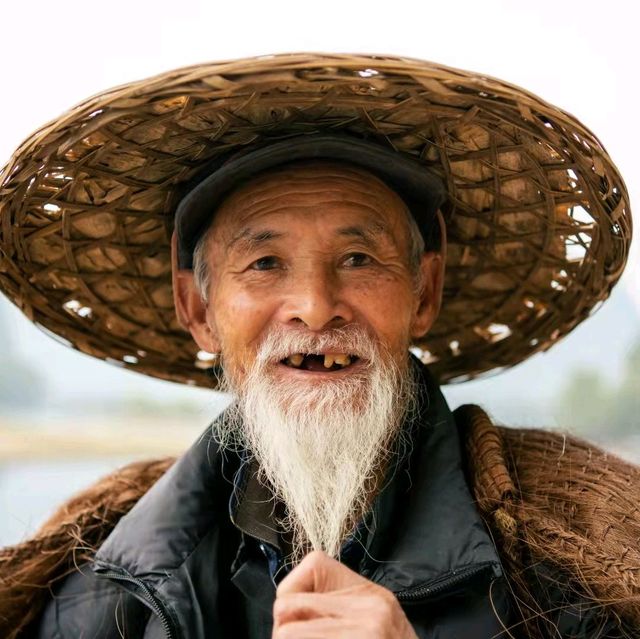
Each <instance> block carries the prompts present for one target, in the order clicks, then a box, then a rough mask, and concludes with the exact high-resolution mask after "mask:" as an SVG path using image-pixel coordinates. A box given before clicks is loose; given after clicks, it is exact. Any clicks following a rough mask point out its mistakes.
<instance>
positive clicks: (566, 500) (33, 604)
mask: <svg viewBox="0 0 640 639" xmlns="http://www.w3.org/2000/svg"><path fill="white" fill-rule="evenodd" d="M455 418H456V422H457V425H458V428H459V429H460V430H461V432H462V435H463V437H462V439H463V441H464V443H465V450H466V455H465V456H464V468H465V471H466V472H467V475H468V477H469V482H470V486H471V489H472V490H473V494H474V496H475V498H476V500H477V505H478V509H479V511H480V513H481V515H482V517H483V518H484V520H485V522H486V524H487V526H488V529H489V531H490V532H491V534H492V537H493V539H494V540H495V543H496V546H497V548H498V551H499V552H500V555H501V558H502V562H503V565H504V567H505V569H506V572H507V577H508V579H509V582H510V586H511V593H512V595H513V597H514V604H515V609H514V615H519V616H520V620H519V621H516V622H515V623H514V625H513V626H511V627H510V628H509V636H510V637H527V639H532V638H533V639H547V638H549V637H556V636H558V634H557V628H556V627H555V625H554V619H555V618H557V613H558V612H559V610H560V609H561V608H562V606H563V605H565V602H564V601H550V600H547V598H546V594H545V592H544V588H543V585H544V584H543V583H542V582H541V581H540V579H541V575H542V569H543V568H546V569H548V571H549V574H550V576H551V578H552V579H553V580H554V581H557V583H558V585H559V586H560V587H561V588H562V589H563V590H564V591H565V592H567V593H569V592H570V593H571V598H572V599H573V604H572V605H574V606H575V605H576V602H577V601H580V600H581V601H582V603H581V606H582V610H583V611H587V610H589V609H591V608H594V609H595V610H596V611H598V612H599V613H600V616H601V621H602V622H603V623H604V622H606V621H607V620H610V619H616V618H617V619H619V621H620V625H621V626H623V627H627V628H636V629H637V628H638V626H639V625H640V605H639V604H640V549H639V548H638V536H639V535H640V510H639V509H638V506H637V504H638V501H639V500H640V469H638V468H637V467H634V466H632V465H631V464H628V463H626V462H624V461H622V460H621V459H618V458H616V457H615V456H613V455H608V454H607V453H605V452H604V451H601V450H599V449H597V448H595V447H594V446H591V445H589V444H587V443H585V442H582V441H580V440H578V439H575V438H573V437H570V436H563V435H562V434H559V433H551V432H548V431H542V430H534V429H531V430H528V429H517V428H506V427H501V426H496V425H494V424H493V423H492V422H491V420H490V419H489V417H488V416H487V415H486V413H484V412H483V411H482V409H480V408H479V407H478V406H472V405H466V406H462V407H460V408H459V409H457V410H456V411H455ZM172 462H173V460H172V459H158V460H154V461H141V462H135V463H133V464H131V465H129V466H127V467H125V468H122V469H120V470H118V471H116V472H115V473H113V474H111V475H109V476H108V477H106V478H104V479H102V480H101V481H99V482H97V483H96V484H94V485H92V486H90V487H89V488H87V489H85V490H84V491H83V492H81V493H80V494H78V495H76V496H75V497H74V498H73V499H71V500H69V501H68V502H66V503H65V504H63V505H62V506H61V507H60V508H59V509H58V511H57V512H56V513H55V514H54V515H53V516H52V517H51V518H50V519H49V520H48V521H47V522H46V523H45V524H44V525H43V526H42V527H41V528H40V530H39V531H38V532H37V533H36V534H35V535H34V536H33V537H32V538H31V539H28V540H26V541H23V542H22V543H20V544H17V545H15V546H11V547H6V548H2V549H0V636H1V637H3V639H17V638H18V637H23V636H31V634H29V633H28V626H29V624H30V623H31V622H33V621H34V620H36V619H37V618H38V616H39V614H40V612H41V611H42V608H43V606H44V605H46V603H47V601H49V599H50V597H51V590H50V588H51V587H52V586H55V585H56V583H57V582H58V581H60V580H61V579H63V578H64V577H65V576H66V575H68V574H69V573H72V572H74V571H76V570H87V571H89V570H90V568H89V567H88V566H86V565H85V564H86V562H89V561H91V559H92V558H93V555H94V553H95V550H96V549H97V548H98V547H99V546H100V545H101V543H102V542H103V541H104V539H105V538H106V537H107V536H108V535H109V533H110V532H111V530H112V529H113V527H114V526H115V525H116V524H117V522H118V521H119V520H120V518H121V517H122V516H124V515H125V514H126V513H127V512H128V511H129V510H130V509H131V508H132V507H133V506H134V505H135V504H136V502H137V501H138V499H140V497H141V496H142V495H144V494H145V493H146V491H147V490H149V488H150V487H151V486H152V485H153V483H154V482H155V481H156V480H157V479H158V478H159V477H161V476H162V475H163V474H164V473H165V472H166V470H167V469H168V468H169V467H170V466H171V464H172ZM567 605H568V604H567ZM574 610H575V608H574ZM21 630H27V633H26V634H24V633H21ZM596 634H597V632H596V631H595V630H594V636H596ZM598 636H599V635H598ZM607 636H611V635H607ZM616 636H617V635H616ZM626 636H629V637H634V636H637V632H636V633H629V634H628V635H627V634H624V632H623V631H621V633H620V637H626Z"/></svg>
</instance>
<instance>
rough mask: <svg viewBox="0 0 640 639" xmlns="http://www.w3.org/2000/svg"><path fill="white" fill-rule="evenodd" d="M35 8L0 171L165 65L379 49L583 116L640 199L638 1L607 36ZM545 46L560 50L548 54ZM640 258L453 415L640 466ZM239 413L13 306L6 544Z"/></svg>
mask: <svg viewBox="0 0 640 639" xmlns="http://www.w3.org/2000/svg"><path fill="white" fill-rule="evenodd" d="M35 4H36V5H37V7H36V9H37V11H36V10H34V7H33V5H32V3H27V4H23V5H21V4H20V3H12V4H11V5H9V6H8V7H7V8H6V11H5V15H4V24H5V25H7V28H6V29H5V33H4V35H3V38H2V40H0V53H1V54H2V59H3V60H5V62H6V63H5V65H3V86H4V87H5V89H6V91H8V92H9V93H10V95H11V100H5V101H3V111H2V116H3V117H2V120H0V163H1V162H3V161H4V160H5V159H8V158H9V156H10V155H11V153H12V151H13V149H14V148H15V147H17V146H18V144H19V143H20V142H21V141H22V139H24V138H25V137H26V136H27V135H28V134H30V133H31V132H32V131H33V130H34V129H35V128H37V127H39V126H40V125H42V124H43V123H44V122H46V121H47V120H49V119H50V118H52V117H55V116H57V115H58V114H59V113H60V112H62V111H63V110H64V109H66V108H68V107H70V106H71V105H73V104H74V103H76V102H78V101H79V100H81V99H84V98H85V97H86V96H88V95H90V94H92V93H94V92H97V91H100V90H103V89H105V88H108V87H110V86H114V85H117V84H121V83H123V82H127V81H130V80H135V79H138V78H141V77H146V76H149V75H152V74H154V73H159V72H162V71H164V70H166V69H170V68H173V67H178V66H181V65H186V64H193V63H196V62H199V61H202V60H220V59H228V58H233V57H241V56H247V55H259V54H265V53H273V52H278V51H287V50H288V51H311V50H315V51H361V52H381V53H394V54H398V55H406V56H410V57H418V58H423V59H433V60H437V61H439V62H442V63H444V64H448V65H451V66H457V67H460V68H466V69H474V70H477V71H482V72H485V73H488V74H491V75H494V76H497V77H501V78H504V79H506V80H509V81H511V82H513V83H515V84H519V85H521V86H525V87H527V88H528V89H529V90H531V91H534V92H535V93H538V94H540V95H542V96H544V98H545V99H547V100H549V101H551V102H553V103H555V104H558V105H560V106H562V107H563V108H565V109H567V110H568V111H570V112H572V113H574V114H575V115H577V116H578V117H579V118H580V119H582V120H583V121H584V122H585V124H587V126H589V127H591V128H592V129H593V130H595V131H596V133H597V134H598V136H599V137H600V138H601V139H602V140H603V142H604V143H605V146H606V147H607V149H608V151H609V152H610V153H611V155H612V157H613V159H614V161H616V163H617V164H618V166H619V168H620V170H621V172H622V174H623V176H624V177H625V179H626V181H627V186H628V187H629V191H630V193H631V202H632V205H633V204H634V203H637V199H638V198H637V197H636V196H637V194H638V187H639V179H638V175H637V170H636V168H635V167H636V165H637V158H636V152H637V151H636V150H637V148H638V145H637V141H638V139H637V138H638V136H637V133H636V129H635V127H633V126H631V127H630V125H629V123H632V122H634V121H635V119H636V114H635V105H636V104H637V103H638V102H639V100H638V95H637V94H638V91H639V89H638V86H639V85H638V83H637V82H629V78H634V77H636V75H637V69H636V66H635V61H636V60H637V59H638V57H639V55H640V51H638V38H637V34H636V33H635V31H636V28H637V27H636V25H637V24H638V19H637V18H638V16H637V12H638V9H637V8H636V7H635V5H633V3H624V2H622V1H618V0H612V1H611V2H609V3H608V5H607V7H608V11H609V15H610V16H614V15H615V16H616V20H615V28H608V27H605V26H604V25H603V16H602V6H601V3H597V2H591V1H586V2H583V3H581V5H580V11H579V12H576V11H575V8H574V6H573V5H572V4H567V5H563V4H562V3H557V2H552V1H550V0H541V1H540V2H538V3H536V5H535V7H532V6H529V5H526V4H523V3H509V2H506V1H505V2H503V1H501V0H486V2H483V3H474V2H463V1H458V2H456V1H453V2H449V3H440V5H437V6H436V5H433V4H431V3H423V4H418V5H416V4H415V3H410V2H408V0H407V1H406V2H405V0H398V2H396V3H394V8H395V11H394V12H389V11H386V12H384V15H381V13H380V12H376V11H373V10H372V6H369V5H367V6H368V7H369V8H368V9H366V10H365V7H364V5H360V4H359V3H357V2H356V3H352V4H349V3H343V2H340V3H339V2H337V1H335V0H326V2H325V3H323V11H318V12H316V13H315V15H314V25H313V28H311V27H310V25H309V23H308V21H307V19H306V18H304V17H303V16H302V14H301V12H300V11H299V10H298V7H297V6H296V5H295V4H293V2H290V1H289V0H283V2H282V3H281V6H280V10H279V12H278V20H277V21H275V20H274V17H273V13H272V7H271V6H270V5H268V4H267V5H264V6H263V5H256V6H255V7H253V8H252V10H251V12H249V14H247V11H246V7H244V6H243V4H242V3H236V4H234V3H231V4H227V5H225V6H220V4H219V3H208V2H200V1H198V0H184V2H183V3H182V5H181V9H180V12H179V15H176V12H175V6H174V5H173V3H172V4H169V3H168V2H166V3H165V1H164V0H157V1H156V2H154V5H153V7H154V10H153V11H148V10H147V9H148V7H146V8H145V2H140V3H130V2H127V3H126V4H125V2H124V0H112V2H111V3H110V5H109V9H108V10H106V9H105V11H102V12H101V16H100V20H99V21H97V20H95V19H92V20H91V24H90V25H89V24H88V22H86V21H87V20H89V16H88V15H87V12H86V11H85V10H84V4H81V3H80V2H79V0H64V1H61V2H56V3H45V2H44V1H41V0H37V2H36V3H35ZM165 4H166V6H164V5H165ZM36 14H37V16H38V19H37V20H36V19H34V17H33V16H34V15H36ZM336 15H339V16H340V20H336V19H335V16H336ZM123 16H126V19H125V18H123ZM409 16H410V17H411V19H410V20H408V19H407V17H409ZM489 18H490V19H489ZM27 24H28V25H29V30H30V42H40V43H47V42H49V41H50V40H51V38H52V34H54V33H57V32H58V31H59V30H60V29H63V30H64V32H65V33H72V34H73V37H69V38H56V49H55V54H56V55H55V57H52V58H51V59H50V60H46V61H45V60H44V59H43V56H45V57H48V56H49V53H47V54H45V53H44V49H43V48H42V47H29V46H25V35H24V29H23V28H22V27H23V25H27ZM141 24H144V25H145V28H144V29H140V26H139V25H141ZM240 24H241V25H242V35H243V37H242V38H240V37H238V31H237V25H240ZM265 24H266V25H269V27H270V28H269V29H265V28H264V25H265ZM212 25H227V26H228V28H226V29H219V28H216V29H215V37H213V35H212ZM234 25H235V26H234ZM434 25H440V28H434ZM523 25H526V27H527V28H526V29H523ZM89 27H90V28H89ZM57 30H58V31H57ZM425 33H427V34H428V37H425ZM542 33H544V42H545V43H547V44H549V46H547V44H545V46H540V34H542ZM114 34H118V36H117V41H118V46H117V47H113V46H112V43H113V36H114ZM527 34H530V35H527ZM100 42H108V43H109V46H97V43H100ZM551 44H552V46H551ZM82 51H90V52H91V55H84V54H81V53H79V52H82ZM16 52H20V55H17V53H16ZM50 53H51V52H50ZM45 63H49V64H48V66H46V70H47V72H44V71H43V69H44V66H45ZM9 93H8V94H9ZM637 244H638V243H637V242H635V243H634V252H632V254H631V256H630V260H629V267H628V269H627V272H626V273H625V275H624V276H623V278H622V280H621V281H620V283H619V285H618V286H617V287H616V288H615V289H614V291H613V294H612V296H611V298H610V300H609V301H608V302H607V303H606V304H604V306H603V307H602V308H601V309H600V310H599V311H598V312H597V313H595V314H594V315H593V317H591V318H589V319H588V320H587V321H585V322H584V323H583V324H581V325H580V326H579V327H578V328H577V329H576V330H574V331H573V333H571V335H569V336H568V337H567V338H566V339H564V340H563V341H561V342H560V343H559V344H557V345H556V346H555V347H554V348H553V349H551V350H550V351H549V352H548V353H544V354H539V355H536V356H534V357H532V358H531V359H530V360H528V361H526V362H524V363H523V364H521V365H519V366H517V367H515V368H513V369H511V370H509V371H507V372H503V373H501V374H499V375H497V376H495V377H493V378H489V379H483V380H478V381H473V382H467V383H464V384H461V385H459V386H452V387H447V388H445V394H446V396H447V398H448V399H449V401H450V404H451V406H452V407H455V406H457V405H459V404H461V403H466V402H476V403H479V404H481V405H483V406H484V407H485V408H486V409H487V410H488V411H489V412H490V413H491V414H492V416H493V417H494V419H497V420H498V421H500V422H503V423H505V424H509V425H514V426H543V427H549V428H559V427H562V428H565V429H569V430H570V431H571V432H573V433H575V434H579V435H581V436H583V437H587V438H589V439H591V440H593V441H595V442H597V443H599V444H600V445H603V446H605V447H607V448H608V449H610V450H612V451H614V452H616V453H619V454H621V455H623V456H624V457H625V458H627V459H630V460H635V461H638V462H640V423H639V422H640V420H639V419H638V415H639V414H640V372H639V371H640V331H639V327H638V324H639V323H638V319H639V318H640V284H639V282H638V279H639V273H640V259H639V257H638V250H637ZM226 401H227V399H226V398H225V397H223V396H221V395H218V394H216V393H213V392H207V391H205V390H200V389H193V388H186V387H181V386H178V385H176V384H171V383H168V382H161V381H157V380H152V379H147V378H145V377H143V376H141V375H138V374H136V373H134V372H130V371H127V370H123V369H119V368H116V367H114V366H112V365H109V364H106V363H104V362H100V361H98V360H94V359H92V358H90V357H88V356H85V355H82V354H79V353H76V352H74V351H71V350H69V349H67V348H66V347H64V346H62V345H60V344H58V343H56V341H54V340H53V339H52V338H51V337H49V336H46V335H44V334H43V333H41V332H40V331H39V330H38V329H36V328H35V327H34V326H32V325H31V324H30V323H29V322H28V321H27V320H26V319H25V318H24V317H23V316H22V315H21V314H20V313H19V312H18V311H17V310H16V309H15V308H14V307H13V306H12V305H11V304H10V303H9V302H7V301H6V300H5V299H4V298H2V297H1V296H0V545H4V544H11V543H15V542H17V541H19V540H21V539H23V538H24V537H25V536H26V535H28V534H30V533H32V532H33V531H34V530H35V529H36V527H37V526H38V525H39V524H40V523H42V521H43V519H44V518H45V517H47V516H48V515H49V514H50V513H51V512H52V511H53V509H54V508H55V506H56V505H57V504H59V503H60V502H61V501H62V500H63V499H65V498H67V497H68V496H70V495H71V494H73V493H74V492H75V491H77V490H79V489H81V488H82V487H84V486H86V485H87V484H89V483H90V482H92V481H94V480H95V479H96V478H97V477H99V476H101V475H103V474H105V473H107V472H109V471H110V470H112V469H114V468H116V467H118V466H120V465H122V464H123V463H126V462H127V461H130V460H132V459H139V458H143V457H157V456H161V455H176V454H179V453H180V452H181V451H183V450H184V449H185V448H186V447H187V446H189V445H190V444H191V443H192V442H193V441H194V440H195V439H196V438H197V437H198V436H199V434H200V433H201V432H202V431H203V430H204V429H205V428H206V426H207V424H208V423H209V422H210V421H211V420H212V419H213V418H214V417H215V415H216V414H217V413H218V412H219V411H220V410H221V409H222V407H223V406H224V405H225V402H226Z"/></svg>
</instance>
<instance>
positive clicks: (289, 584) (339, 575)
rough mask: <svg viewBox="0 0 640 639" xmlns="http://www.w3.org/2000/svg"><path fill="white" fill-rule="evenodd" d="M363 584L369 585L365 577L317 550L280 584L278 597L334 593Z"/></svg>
mask: <svg viewBox="0 0 640 639" xmlns="http://www.w3.org/2000/svg"><path fill="white" fill-rule="evenodd" d="M363 583H368V582H367V580H366V579H365V578H364V577H361V576H360V575H359V574H357V573H355V572H353V570H350V569H349V568H347V567H346V566H344V565H343V564H341V563H340V562H338V561H336V560H335V559H332V558H331V557H329V556H328V555H327V554H325V553H323V552H320V551H318V550H316V551H313V552H311V553H309V554H308V555H307V556H306V557H305V558H304V559H303V560H302V561H301V562H300V563H299V564H298V566H296V567H295V568H294V569H293V570H292V571H291V573H290V574H289V575H287V577H285V578H284V579H283V580H282V581H281V582H280V585H279V586H278V590H277V596H281V595H287V594H291V593H295V592H332V591H334V590H342V589H344V588H349V587H352V586H357V585H359V584H363Z"/></svg>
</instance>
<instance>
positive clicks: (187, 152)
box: [0, 53, 631, 386]
mask: <svg viewBox="0 0 640 639" xmlns="http://www.w3.org/2000/svg"><path fill="white" fill-rule="evenodd" d="M319 134H323V135H324V134H339V135H348V136H350V137H351V138H353V139H359V140H365V141H370V142H372V143H376V144H378V145H380V146H382V147H384V148H386V149H391V150H393V151H395V152H397V153H399V154H403V155H405V156H406V157H408V158H412V159H414V160H416V161H418V162H421V163H423V164H424V166H425V171H428V172H429V173H430V174H431V175H435V176H437V177H438V178H439V179H440V180H441V181H442V183H444V185H445V186H446V190H447V193H448V199H447V201H446V203H445V204H444V205H443V206H442V213H443V215H444V219H445V221H446V226H447V235H448V252H447V268H446V280H445V284H444V297H443V306H442V311H441V314H440V317H439V319H438V321H437V323H436V324H435V326H434V327H433V328H432V330H431V331H430V332H429V334H428V335H426V336H425V337H424V338H422V339H420V340H418V341H417V342H416V343H415V347H416V348H418V349H420V350H421V355H422V358H423V360H424V361H425V362H428V363H430V364H431V367H432V370H433V371H434V372H435V373H436V375H437V376H438V377H439V379H440V381H442V382H446V381H453V380H461V379H468V378H471V377H474V376H477V375H479V374H481V373H484V372H487V371H493V370H497V369H500V368H503V367H508V366H512V365H513V364H516V363H518V362H520V361H522V360H523V359H525V358H526V357H528V356H530V355H531V354H533V353H535V352H537V351H540V350H544V349H547V348H549V347H550V346H551V345H553V344H554V343H555V342H557V341H558V340H559V339H560V338H561V337H563V336H564V335H566V334H567V333H568V332H569V331H571V330H572V329H573V328H574V327H575V326H576V325H577V324H578V323H579V322H581V321H582V320H583V319H585V318H586V317H588V316H589V314H590V313H591V312H592V311H593V309H594V308H595V307H596V306H597V305H599V303H600V302H602V301H603V300H605V299H606V298H607V297H608V295H609V293H610V291H611V288H612V286H613V285H614V284H615V282H616V281H617V280H618V278H619V277H620V275H621V273H622V270H623V268H624V265H625V261H626V258H627V252H628V248H629V243H630V241H631V213H630V209H629V202H628V195H627V191H626V188H625V185H624V182H623V180H622V178H621V177H620V175H619V173H618V171H617V169H616V167H615V166H614V164H613V163H612V161H611V159H610V158H609V156H608V154H607V152H606V151H605V149H604V148H603V146H602V145H601V143H600V142H599V141H598V139H597V138H596V137H595V136H594V135H593V133H591V132H590V131H589V130H588V129H587V128H586V127H584V126H583V125H582V124H581V123H580V122H578V121H577V120H576V119H575V118H574V117H573V116H571V115H569V114H568V113H566V112H564V111H562V110H560V109H558V108H557V107H554V106H552V105H550V104H548V103H547V102H545V101H543V100H542V99H540V98H538V97H536V96H535V95H532V94H531V93H528V92H527V91H524V90H523V89H520V88H518V87H516V86H513V85H510V84H507V83H505V82H502V81H500V80H497V79H494V78H490V77H486V76H483V75H478V74H475V73H469V72H466V71H460V70H458V69H452V68H447V67H443V66H440V65H437V64H433V63H430V62H425V61H422V60H416V59H408V58H399V57H392V56H381V55H350V54H349V55H347V54H345V55H339V54H314V53H301V54H283V55H274V56H261V57H257V58H247V59H241V60H232V61H226V62H217V63H212V64H202V65H197V66H192V67H188V68H183V69H178V70H175V71H171V72H168V73H165V74H162V75H159V76H156V77H153V78H150V79H147V80H143V81H140V82H134V83H131V84H127V85H124V86H121V87H118V88H115V89H112V90H110V91H107V92H105V93H102V94H100V95H97V96H95V97H93V98H91V99H89V100H87V101H85V102H83V103H82V104H79V105H78V106H76V107H75V108H73V109H72V110H70V111H69V112H67V113H66V114H64V115H63V116H61V117H60V118H58V119H57V120H55V121H53V122H51V123H50V124H48V125H46V126H45V127H43V128H41V129H40V130H39V131H37V132H36V133H34V134H33V135H32V136H31V137H30V138H29V139H28V140H26V141H25V142H24V143H23V144H22V146H21V147H20V148H19V149H18V150H17V151H16V153H15V154H14V156H13V157H12V158H11V160H10V161H9V163H8V164H7V165H6V167H5V168H4V169H3V171H2V174H1V176H0V177H1V187H0V286H1V287H2V289H3V290H4V291H5V293H6V294H7V295H8V296H9V297H10V298H11V299H12V300H13V301H14V302H15V303H16V304H17V305H18V306H19V307H20V308H21V309H22V310H23V312H24V313H25V314H26V315H27V316H28V317H29V318H30V319H31V320H32V321H34V322H35V323H37V324H38V325H39V326H40V327H42V328H44V329H45V330H46V331H48V332H51V333H52V334H54V335H56V336H58V337H59V338H61V339H62V340H64V341H65V343H68V344H69V345H70V346H73V347H74V348H77V349H79V350H81V351H83V352H85V353H88V354H90V355H93V356H96V357H100V358H103V359H106V360H108V361H110V362H112V363H118V364H120V365H122V366H126V367H127V368H130V369H133V370H137V371H139V372H142V373H145V374H148V375H152V376H155V377H160V378H164V379H170V380H175V381H180V382H187V383H192V384H199V385H202V386H211V384H212V381H211V380H212V376H211V365H212V362H211V358H209V357H208V356H207V355H206V354H203V353H199V352H198V349H197V347H196V346H195V344H194V343H193V341H192V340H191V337H190V335H189V334H188V333H187V332H185V331H184V330H183V329H182V328H181V327H180V325H179V323H178V321H177V319H176V316H175V311H174V307H173V299H172V291H171V260H170V236H171V232H172V226H173V219H174V213H175V210H176V207H177V205H178V203H179V201H180V199H181V198H182V197H183V196H184V193H185V185H188V184H191V183H192V182H193V180H194V179H195V178H196V176H198V175H201V173H202V171H203V169H204V168H205V167H207V166H209V165H210V164H211V163H212V162H213V163H214V164H215V162H216V161H217V159H219V158H223V157H227V156H229V154H232V155H233V154H238V153H240V152H245V151H248V150H251V148H252V147H258V146H259V147H263V146H265V145H267V144H269V143H271V142H280V141H282V140H285V139H287V138H293V137H296V138H299V137H300V136H305V135H308V136H312V135H319ZM212 213H213V211H212ZM207 369H209V370H207Z"/></svg>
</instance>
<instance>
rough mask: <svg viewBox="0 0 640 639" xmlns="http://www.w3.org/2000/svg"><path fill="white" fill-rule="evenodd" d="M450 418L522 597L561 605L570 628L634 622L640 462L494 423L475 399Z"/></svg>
mask: <svg viewBox="0 0 640 639" xmlns="http://www.w3.org/2000/svg"><path fill="white" fill-rule="evenodd" d="M455 416H456V422H457V424H458V427H459V429H460V431H461V434H462V439H463V446H464V448H465V451H466V455H465V463H466V472H467V476H468V479H469V483H470V484H471V487H472V491H473V494H474V496H475V498H476V503H477V507H478V509H479V511H480V512H481V514H482V516H483V518H484V520H485V522H486V524H487V526H488V527H489V528H490V530H491V532H492V535H493V537H494V540H495V542H496V545H497V546H498V550H499V552H500V554H501V557H502V559H503V562H504V564H505V568H506V570H507V572H508V574H509V576H510V578H511V581H512V585H513V587H514V589H515V590H516V591H517V592H518V596H519V598H520V599H523V600H524V601H525V602H527V605H529V606H530V607H533V608H534V609H537V610H539V611H543V610H550V609H552V608H553V609H554V610H556V611H558V610H563V611H564V612H565V613H567V614H565V618H566V619H569V618H572V619H573V621H572V623H573V627H574V628H582V627H583V626H584V627H587V626H589V627H591V625H594V624H595V625H598V624H599V625H600V626H602V627H605V626H607V625H611V626H612V627H613V626H616V627H619V626H621V625H627V626H629V627H635V628H637V627H639V626H640V607H639V606H638V605H637V601H638V600H639V599H640V579H639V578H638V570H637V566H638V565H640V548H639V547H638V544H637V539H638V537H639V536H640V510H639V509H638V508H637V503H638V499H640V468H638V467H637V466H634V465H633V464H630V463H628V462H625V461H623V460H621V459H619V458H618V457H616V456H614V455H611V454H609V453H607V452H606V451H604V450H602V449H601V448H599V447H598V446H595V445H593V444H591V443H589V442H586V441H584V440H581V439H579V438H576V437H573V436H571V435H569V434H566V433H558V432H551V431H548V430H542V429H517V428H506V427H503V426H496V425H494V424H493V423H492V422H491V420H490V419H489V417H488V416H487V415H486V413H485V412H484V411H482V409H480V408H479V407H477V406H463V407H461V408H459V409H458V410H457V411H456V412H455ZM576 601H577V602H579V606H577V607H576V606H574V608H575V609H576V610H578V608H579V609H580V610H579V611H578V613H579V614H578V613H576V614H574V613H572V612H571V610H570V608H571V606H572V605H573V604H572V603H571V602H574V603H575V602H576ZM576 610H574V612H575V611H576ZM574 617H575V619H574ZM611 620H614V622H611ZM577 636H597V637H599V636H615V635H610V634H604V635H603V634H595V635H589V634H586V635H585V634H584V633H582V634H578V635H577Z"/></svg>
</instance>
